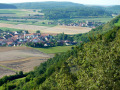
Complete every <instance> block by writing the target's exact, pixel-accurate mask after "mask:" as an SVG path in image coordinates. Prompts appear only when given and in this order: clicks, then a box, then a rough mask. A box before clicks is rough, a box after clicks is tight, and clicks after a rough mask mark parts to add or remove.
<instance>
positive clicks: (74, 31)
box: [0, 23, 91, 34]
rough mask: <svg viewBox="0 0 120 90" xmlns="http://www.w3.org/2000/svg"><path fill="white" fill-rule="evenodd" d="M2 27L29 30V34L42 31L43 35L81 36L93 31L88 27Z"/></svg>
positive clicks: (6, 25)
mask: <svg viewBox="0 0 120 90" xmlns="http://www.w3.org/2000/svg"><path fill="white" fill-rule="evenodd" d="M0 27H7V28H14V29H21V30H28V31H29V32H31V33H32V32H35V31H36V30H40V31H41V32H42V33H63V32H64V33H65V34H79V33H86V32H89V31H90V30H91V28H88V27H79V26H77V27H76V26H55V27H47V26H35V25H24V24H18V25H14V24H5V23H0Z"/></svg>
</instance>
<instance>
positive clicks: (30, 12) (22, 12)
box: [0, 9, 43, 17]
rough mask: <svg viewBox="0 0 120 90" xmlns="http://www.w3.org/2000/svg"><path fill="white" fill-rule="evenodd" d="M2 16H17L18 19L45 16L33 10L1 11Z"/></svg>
mask: <svg viewBox="0 0 120 90" xmlns="http://www.w3.org/2000/svg"><path fill="white" fill-rule="evenodd" d="M38 11H40V10H38ZM0 14H6V15H7V14H15V15H16V16H18V17H21V16H29V15H35V14H39V15H43V13H38V12H34V11H33V10H32V9H0Z"/></svg>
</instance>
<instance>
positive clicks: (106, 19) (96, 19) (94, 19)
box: [71, 17, 113, 23]
mask: <svg viewBox="0 0 120 90" xmlns="http://www.w3.org/2000/svg"><path fill="white" fill-rule="evenodd" d="M112 19H113V18H110V17H108V18H75V19H71V20H76V21H87V20H88V21H96V22H105V23H107V22H108V21H110V20H112Z"/></svg>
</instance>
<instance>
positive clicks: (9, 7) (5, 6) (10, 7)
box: [0, 3, 17, 9]
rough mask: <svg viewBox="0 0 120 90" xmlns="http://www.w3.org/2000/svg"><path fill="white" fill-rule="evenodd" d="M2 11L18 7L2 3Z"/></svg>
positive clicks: (0, 7)
mask: <svg viewBox="0 0 120 90" xmlns="http://www.w3.org/2000/svg"><path fill="white" fill-rule="evenodd" d="M0 9H17V7H16V6H14V5H12V4H2V3H0Z"/></svg>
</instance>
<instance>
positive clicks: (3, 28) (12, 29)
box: [0, 27, 20, 31]
mask: <svg viewBox="0 0 120 90" xmlns="http://www.w3.org/2000/svg"><path fill="white" fill-rule="evenodd" d="M0 29H1V30H3V31H8V30H9V31H20V29H14V28H6V27H0Z"/></svg>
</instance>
